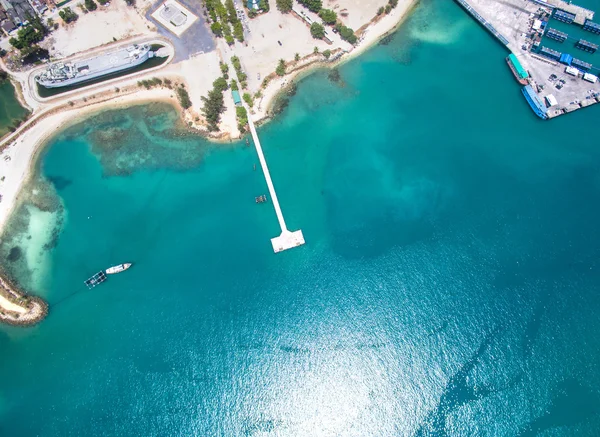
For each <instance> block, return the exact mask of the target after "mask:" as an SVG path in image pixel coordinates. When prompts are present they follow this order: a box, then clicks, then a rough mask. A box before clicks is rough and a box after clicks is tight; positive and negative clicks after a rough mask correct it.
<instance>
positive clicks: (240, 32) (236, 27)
mask: <svg viewBox="0 0 600 437" xmlns="http://www.w3.org/2000/svg"><path fill="white" fill-rule="evenodd" d="M233 36H234V37H235V39H237V40H238V41H239V42H244V27H243V26H242V22H241V21H239V20H238V21H236V22H235V23H234V24H233Z"/></svg>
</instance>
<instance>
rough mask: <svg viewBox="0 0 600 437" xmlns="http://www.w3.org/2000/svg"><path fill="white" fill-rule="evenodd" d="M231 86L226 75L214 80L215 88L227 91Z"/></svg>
mask: <svg viewBox="0 0 600 437" xmlns="http://www.w3.org/2000/svg"><path fill="white" fill-rule="evenodd" d="M228 87H229V84H228V83H227V80H226V79H225V78H224V77H220V78H218V79H216V80H215V81H214V82H213V88H214V89H217V90H219V91H221V92H223V91H225V90H226V89H227V88H228Z"/></svg>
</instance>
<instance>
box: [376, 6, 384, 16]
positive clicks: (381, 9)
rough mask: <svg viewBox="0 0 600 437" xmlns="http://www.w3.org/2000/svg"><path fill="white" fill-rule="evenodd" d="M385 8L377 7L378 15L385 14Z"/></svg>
mask: <svg viewBox="0 0 600 437" xmlns="http://www.w3.org/2000/svg"><path fill="white" fill-rule="evenodd" d="M384 10H385V9H383V6H382V7H380V8H379V9H377V15H381V14H383V11H384Z"/></svg>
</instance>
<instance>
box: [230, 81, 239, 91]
mask: <svg viewBox="0 0 600 437" xmlns="http://www.w3.org/2000/svg"><path fill="white" fill-rule="evenodd" d="M229 86H230V87H231V90H232V91H237V90H239V88H238V84H237V82H236V81H235V79H231V83H230V84H229Z"/></svg>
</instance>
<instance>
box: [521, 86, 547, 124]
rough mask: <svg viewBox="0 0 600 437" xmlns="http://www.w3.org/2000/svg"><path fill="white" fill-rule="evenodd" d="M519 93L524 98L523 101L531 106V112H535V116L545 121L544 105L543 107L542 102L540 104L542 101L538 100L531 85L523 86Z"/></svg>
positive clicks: (545, 111) (545, 110)
mask: <svg viewBox="0 0 600 437" xmlns="http://www.w3.org/2000/svg"><path fill="white" fill-rule="evenodd" d="M521 92H522V93H523V95H524V96H525V100H527V103H529V106H531V109H533V112H535V115H537V116H538V117H540V118H542V119H544V120H546V119H547V118H548V113H547V109H546V105H544V102H542V99H540V97H539V96H538V95H537V93H536V92H535V91H534V90H533V88H532V87H531V85H525V86H524V87H523V88H522V89H521Z"/></svg>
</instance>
